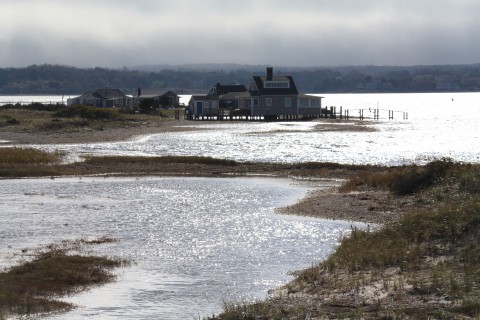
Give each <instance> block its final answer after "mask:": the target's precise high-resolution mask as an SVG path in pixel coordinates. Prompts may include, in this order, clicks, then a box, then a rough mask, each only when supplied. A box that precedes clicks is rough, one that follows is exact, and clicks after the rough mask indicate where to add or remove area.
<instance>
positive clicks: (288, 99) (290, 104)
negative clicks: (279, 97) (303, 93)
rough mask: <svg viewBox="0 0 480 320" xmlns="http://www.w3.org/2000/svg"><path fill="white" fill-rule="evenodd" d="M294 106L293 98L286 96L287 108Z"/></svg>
mask: <svg viewBox="0 0 480 320" xmlns="http://www.w3.org/2000/svg"><path fill="white" fill-rule="evenodd" d="M291 106H292V99H291V98H285V108H290V107H291Z"/></svg>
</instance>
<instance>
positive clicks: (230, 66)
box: [0, 62, 480, 71]
mask: <svg viewBox="0 0 480 320" xmlns="http://www.w3.org/2000/svg"><path fill="white" fill-rule="evenodd" d="M477 65H480V62H474V63H445V64H412V65H393V64H392V65H386V64H384V65H380V64H379V65H375V64H338V65H311V66H300V65H297V66H296V65H276V64H246V63H233V62H232V63H221V62H208V63H179V64H168V63H160V64H144V65H135V66H133V65H132V66H122V67H108V66H75V65H68V64H61V63H41V64H30V65H27V66H16V67H11V66H6V67H0V69H27V68H30V67H35V66H54V67H66V68H75V69H84V70H90V69H97V68H99V69H107V70H128V71H133V70H136V71H146V70H151V69H157V70H158V71H160V70H171V68H177V69H179V68H180V69H181V68H185V69H197V70H201V69H210V70H212V69H214V70H221V69H226V68H227V69H232V70H233V69H234V68H236V69H235V70H240V69H242V68H248V69H254V68H266V67H274V68H287V69H315V68H322V69H328V68H352V67H358V68H362V67H373V68H415V67H447V66H452V67H455V66H477ZM162 68H163V69H162ZM168 68H170V69H168Z"/></svg>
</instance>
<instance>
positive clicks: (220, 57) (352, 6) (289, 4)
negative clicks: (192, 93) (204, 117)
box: [0, 0, 480, 67]
mask: <svg viewBox="0 0 480 320" xmlns="http://www.w3.org/2000/svg"><path fill="white" fill-rule="evenodd" d="M478 12H480V2H479V1H476V0H415V1H414V0H402V1H396V0H383V1H376V0H363V1H358V0H338V1H331V0H318V1H313V0H296V1H287V0H244V1H241V2H240V1H232V0H204V1H196V0H162V1H156V0H135V1H134V0H103V1H94V0H83V1H81V2H79V1H73V0H0V30H1V32H0V66H1V67H9V66H25V65H30V64H42V63H52V64H66V65H75V66H81V67H93V66H106V67H122V66H131V65H142V64H164V63H169V64H182V63H203V62H233V63H246V64H275V65H296V66H323V65H342V64H374V65H412V64H455V63H476V62H479V61H478V60H479V58H478V57H480V44H478V43H477V42H478V41H476V32H477V30H479V29H480V22H478V19H477V17H476V14H477V13H478Z"/></svg>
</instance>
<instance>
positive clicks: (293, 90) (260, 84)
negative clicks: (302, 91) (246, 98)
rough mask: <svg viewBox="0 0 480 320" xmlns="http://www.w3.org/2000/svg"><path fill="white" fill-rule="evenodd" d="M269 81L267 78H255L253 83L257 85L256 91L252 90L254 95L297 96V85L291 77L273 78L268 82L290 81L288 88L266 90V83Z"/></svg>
mask: <svg viewBox="0 0 480 320" xmlns="http://www.w3.org/2000/svg"><path fill="white" fill-rule="evenodd" d="M265 81H267V77H266V76H253V82H254V83H255V87H256V88H255V89H256V90H254V89H253V88H250V91H252V95H297V94H298V90H297V86H296V85H295V81H293V78H292V77H291V76H273V77H272V78H271V79H269V80H268V81H282V82H283V81H288V82H289V87H288V88H265V87H264V83H265Z"/></svg>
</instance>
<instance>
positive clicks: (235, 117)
mask: <svg viewBox="0 0 480 320" xmlns="http://www.w3.org/2000/svg"><path fill="white" fill-rule="evenodd" d="M387 112H388V116H386V114H387ZM399 114H401V117H402V119H403V120H407V119H408V112H405V111H398V110H388V109H379V108H375V109H372V108H358V109H353V110H350V109H344V108H343V107H338V108H337V107H335V106H331V107H326V108H322V112H321V113H318V114H311V115H309V114H300V115H291V114H290V115H262V116H252V115H248V114H230V113H228V111H227V112H225V110H223V111H222V112H219V114H205V115H192V114H185V116H184V117H185V119H186V120H192V121H302V120H313V119H320V118H324V119H340V120H346V121H349V120H366V119H369V120H380V119H388V120H393V119H394V118H395V117H396V116H395V115H397V116H399V117H400V115H399Z"/></svg>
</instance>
